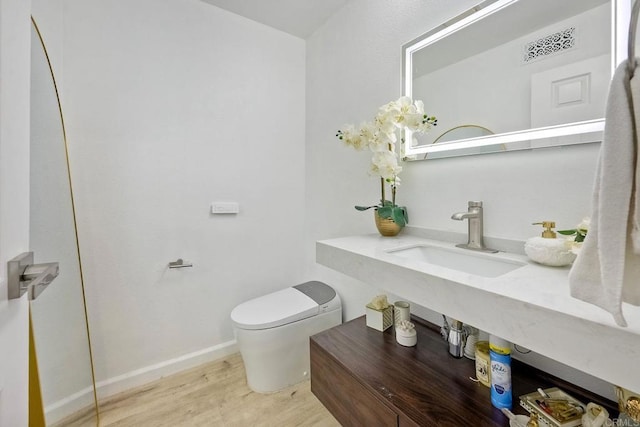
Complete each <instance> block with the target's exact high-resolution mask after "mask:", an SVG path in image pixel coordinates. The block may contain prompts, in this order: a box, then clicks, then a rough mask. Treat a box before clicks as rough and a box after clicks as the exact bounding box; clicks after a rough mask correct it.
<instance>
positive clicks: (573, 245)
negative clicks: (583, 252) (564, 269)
mask: <svg viewBox="0 0 640 427" xmlns="http://www.w3.org/2000/svg"><path fill="white" fill-rule="evenodd" d="M590 226H591V218H589V217H586V218H583V219H582V222H581V223H580V224H578V225H577V226H576V228H574V229H571V230H558V233H560V234H562V235H563V236H572V237H569V238H567V244H568V245H569V248H570V250H571V252H573V253H574V254H576V255H577V254H579V253H580V249H582V242H584V239H585V237H587V233H588V232H589V227H590Z"/></svg>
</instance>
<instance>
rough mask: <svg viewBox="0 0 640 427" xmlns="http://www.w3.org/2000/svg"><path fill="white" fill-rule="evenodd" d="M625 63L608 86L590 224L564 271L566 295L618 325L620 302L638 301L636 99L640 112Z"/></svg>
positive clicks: (639, 95)
mask: <svg viewBox="0 0 640 427" xmlns="http://www.w3.org/2000/svg"><path fill="white" fill-rule="evenodd" d="M626 64H627V63H626V61H625V62H623V63H622V64H620V65H619V66H618V69H617V70H616V72H615V74H614V76H613V79H612V81H611V87H610V88H609V96H608V99H607V107H606V113H605V115H606V117H605V118H606V123H605V130H604V139H603V141H602V145H601V147H600V155H599V158H598V165H597V169H596V179H595V184H594V190H593V202H592V212H591V227H590V228H589V232H588V234H587V237H586V239H585V241H584V244H583V245H582V249H581V251H580V254H579V255H578V258H577V259H576V261H575V262H574V264H573V267H572V268H571V271H570V273H569V285H570V289H571V295H572V296H574V297H575V298H578V299H581V300H583V301H586V302H589V303H592V304H595V305H597V306H599V307H602V308H603V309H605V310H607V311H608V312H609V313H611V314H612V315H613V318H614V320H615V322H616V323H617V324H618V325H620V326H627V322H626V320H625V318H624V316H623V313H622V302H623V301H625V302H628V303H631V304H634V305H640V255H639V254H640V231H633V234H634V239H631V238H628V237H629V235H630V234H631V233H632V230H633V228H634V226H635V227H637V224H638V223H639V221H638V214H640V211H639V210H638V209H636V208H635V205H636V202H638V201H639V199H640V198H639V197H638V196H637V193H638V187H639V186H638V185H634V184H635V180H636V179H637V177H636V175H637V173H636V164H637V155H638V154H637V142H636V125H635V122H634V120H635V119H636V117H634V108H633V104H634V102H633V101H634V100H635V103H636V108H635V110H636V111H637V114H640V81H638V79H639V78H640V77H637V78H635V79H633V80H634V81H633V82H630V81H629V75H628V71H627V65H626ZM637 73H638V74H640V68H639V69H638V72H637ZM638 123H640V120H639V121H638ZM635 236H638V244H637V245H636V248H637V250H636V251H634V250H633V248H632V246H633V244H632V240H636V237H635Z"/></svg>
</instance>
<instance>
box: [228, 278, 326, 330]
mask: <svg viewBox="0 0 640 427" xmlns="http://www.w3.org/2000/svg"><path fill="white" fill-rule="evenodd" d="M319 307H320V306H319V305H318V303H317V302H316V301H314V300H313V299H312V298H310V297H308V296H307V295H305V294H304V293H303V292H301V291H299V290H298V289H295V288H293V287H291V288H286V289H283V290H281V291H277V292H274V293H271V294H268V295H264V296H261V297H258V298H254V299H252V300H249V301H246V302H243V303H242V304H240V305H238V306H237V307H236V308H234V309H233V311H232V312H231V320H232V321H233V322H234V324H235V326H236V327H238V328H240V329H269V328H275V327H277V326H281V325H285V324H287V323H292V322H295V321H298V320H302V319H306V318H308V317H313V316H315V315H317V314H318V313H319V311H320V308H319Z"/></svg>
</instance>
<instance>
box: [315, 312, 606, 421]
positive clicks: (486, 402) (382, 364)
mask: <svg viewBox="0 0 640 427" xmlns="http://www.w3.org/2000/svg"><path fill="white" fill-rule="evenodd" d="M413 322H414V323H415V325H416V331H417V335H418V343H417V345H416V346H414V347H403V346H401V345H399V344H397V343H396V340H395V335H394V332H393V328H389V329H387V331H385V332H380V331H377V330H375V329H372V328H369V327H367V326H366V322H365V318H364V316H363V317H359V318H357V319H354V320H352V321H350V322H347V323H344V324H343V325H340V326H337V327H335V328H332V329H329V330H327V331H324V332H321V333H319V334H317V335H314V336H312V337H311V339H310V348H311V391H312V392H313V393H314V394H315V395H316V396H317V397H318V399H319V400H320V401H321V402H322V403H323V404H324V405H325V406H326V407H327V409H329V411H330V412H331V413H332V414H333V415H334V416H335V418H336V419H337V420H338V421H339V422H340V423H341V424H342V425H343V426H365V425H367V426H369V425H375V426H474V427H484V426H487V427H489V426H508V425H509V421H508V419H507V417H506V416H505V415H504V414H503V413H502V412H501V411H500V410H499V409H496V408H494V407H493V406H492V405H491V399H490V390H489V388H488V387H486V386H484V385H482V384H481V383H479V382H476V381H473V378H475V362H474V361H473V360H469V359H466V358H462V359H456V358H453V357H452V356H450V355H449V353H448V347H447V343H446V342H445V341H444V340H443V339H442V337H441V336H440V334H439V330H438V327H437V326H435V325H433V324H430V323H428V322H425V321H423V320H421V319H418V318H416V317H414V318H413ZM512 377H513V401H514V409H513V411H514V412H516V413H521V414H526V411H524V409H522V408H520V407H519V399H518V397H519V396H521V395H524V394H528V393H531V392H532V391H535V390H536V389H537V388H538V387H542V388H548V387H559V388H561V389H562V390H564V391H566V392H567V393H569V394H571V395H572V396H574V397H575V398H577V399H578V400H580V401H582V402H583V403H585V404H586V403H588V402H596V403H598V404H601V405H603V406H605V407H606V408H607V410H609V412H610V413H611V414H612V416H617V411H616V408H615V403H614V402H611V401H609V400H606V399H604V398H602V397H600V396H597V395H595V394H593V393H590V392H589V391H587V390H584V389H581V388H579V387H576V386H573V385H571V384H569V383H567V382H565V381H563V380H560V379H558V378H555V377H553V376H552V375H549V374H546V373H544V372H542V371H539V370H537V369H535V368H532V367H530V366H528V365H525V364H523V363H521V362H518V361H516V360H513V361H512Z"/></svg>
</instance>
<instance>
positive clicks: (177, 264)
mask: <svg viewBox="0 0 640 427" xmlns="http://www.w3.org/2000/svg"><path fill="white" fill-rule="evenodd" d="M185 267H193V263H190V262H189V263H185V262H184V260H183V259H182V258H178V259H177V260H175V261H170V262H169V268H185Z"/></svg>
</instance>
